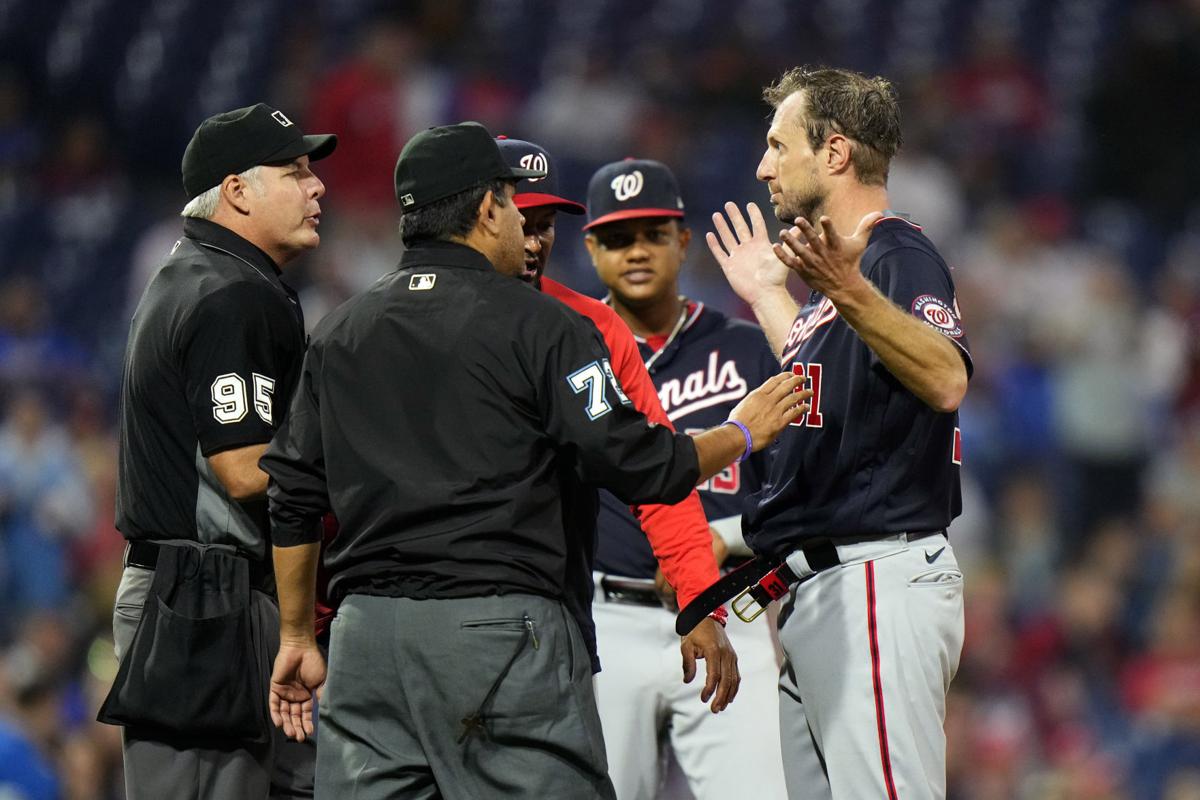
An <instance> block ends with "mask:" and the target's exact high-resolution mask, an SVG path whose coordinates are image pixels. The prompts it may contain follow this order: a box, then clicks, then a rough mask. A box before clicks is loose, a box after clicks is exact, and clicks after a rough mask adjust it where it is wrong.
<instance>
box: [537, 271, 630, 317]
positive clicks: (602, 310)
mask: <svg viewBox="0 0 1200 800" xmlns="http://www.w3.org/2000/svg"><path fill="white" fill-rule="evenodd" d="M542 292H543V293H544V294H545V295H546V296H547V297H552V298H554V299H555V300H557V301H558V302H560V303H562V304H564V305H565V306H567V308H569V309H571V310H572V311H574V312H575V313H577V314H582V315H584V316H585V317H587V318H588V319H590V320H592V321H593V322H594V323H596V326H597V327H598V328H601V329H602V330H603V329H605V328H607V327H608V326H610V325H612V324H614V323H616V322H620V321H621V319H620V317H618V316H617V312H615V311H613V310H612V308H611V307H609V306H608V305H607V304H605V303H602V302H600V301H599V300H597V299H596V298H594V297H588V296H587V295H586V294H582V293H580V292H577V291H575V290H574V289H571V288H570V287H567V286H564V285H563V284H561V283H559V282H558V281H555V280H552V279H550V278H547V277H545V276H543V277H542Z"/></svg>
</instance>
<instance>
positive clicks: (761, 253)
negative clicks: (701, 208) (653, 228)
mask: <svg viewBox="0 0 1200 800" xmlns="http://www.w3.org/2000/svg"><path fill="white" fill-rule="evenodd" d="M725 214H728V215H729V221H728V222H726V220H725V216H724V215H723V214H721V212H719V211H718V212H717V213H715V214H713V215H712V220H713V227H714V228H716V233H712V232H709V233H707V234H705V236H704V240H705V241H706V242H708V249H709V250H711V251H712V254H713V258H715V259H716V260H717V263H718V264H720V265H721V269H722V270H723V271H724V272H725V278H726V280H728V281H729V285H730V286H731V287H733V291H735V292H737V295H738V297H740V298H742V299H743V300H745V301H746V302H747V303H749V304H750V305H751V306H753V305H754V304H755V303H757V302H758V300H759V298H761V297H762V296H763V295H764V294H767V293H770V292H778V291H783V292H786V291H787V277H788V268H787V266H785V265H784V263H783V262H781V261H780V260H779V258H778V257H777V256H776V254H775V252H774V249H773V248H772V245H771V235H770V233H769V232H768V231H767V222H766V220H764V219H763V215H762V212H761V211H759V210H758V205H757V204H755V203H747V204H746V215H747V216H748V217H749V218H750V224H749V225H747V224H746V219H745V218H744V217H743V216H742V212H741V210H740V209H739V208H738V207H737V204H736V203H726V204H725Z"/></svg>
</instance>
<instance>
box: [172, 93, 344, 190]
mask: <svg viewBox="0 0 1200 800" xmlns="http://www.w3.org/2000/svg"><path fill="white" fill-rule="evenodd" d="M336 147H337V137H336V136H334V135H333V134H332V133H323V134H317V135H313V136H305V135H304V134H303V133H301V132H300V128H299V127H297V126H296V124H295V123H294V122H292V121H291V120H290V119H288V117H287V115H286V114H284V113H283V112H282V111H278V110H276V109H274V108H271V107H270V106H269V105H267V104H266V103H257V104H255V105H252V106H246V107H245V108H235V109H234V110H233V111H225V112H223V113H220V114H215V115H213V116H211V117H209V118H208V119H206V120H204V122H201V123H200V127H199V128H196V132H195V133H194V134H192V140H191V141H190V142H188V146H187V149H186V150H184V151H183V188H184V190H185V191H186V192H187V194H188V197H196V196H197V195H200V194H203V193H204V192H206V191H208V190H209V189H211V188H213V187H214V186H219V185H220V184H221V181H223V180H225V178H226V177H227V176H229V175H238V174H241V173H243V172H245V171H246V170H248V169H250V168H251V167H257V166H260V165H263V164H286V163H288V162H289V161H292V160H293V159H296V158H299V157H300V156H308V158H309V160H310V161H318V160H320V159H322V158H324V157H325V156H327V155H329V154H330V153H332V152H333V150H334V148H336Z"/></svg>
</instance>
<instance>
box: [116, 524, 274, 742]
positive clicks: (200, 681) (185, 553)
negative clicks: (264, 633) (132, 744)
mask: <svg viewBox="0 0 1200 800" xmlns="http://www.w3.org/2000/svg"><path fill="white" fill-rule="evenodd" d="M252 630H253V622H252V618H251V606H250V565H249V562H247V561H246V560H245V559H244V558H240V557H238V556H236V555H233V554H232V553H230V552H228V551H224V550H220V549H216V548H213V547H205V546H203V545H202V546H200V547H188V546H182V547H180V546H160V548H159V554H158V561H157V565H156V568H155V572H154V581H153V583H152V585H151V587H150V591H149V592H148V593H147V595H146V602H145V605H144V606H143V608H142V619H141V621H140V622H139V623H138V627H137V631H136V632H135V633H134V636H133V642H132V643H131V644H130V646H129V650H128V652H126V653H125V658H124V659H123V660H122V661H121V666H120V668H119V669H118V670H117V677H116V679H115V680H114V681H113V687H112V690H111V691H110V692H109V694H108V697H107V698H106V699H105V701H104V705H102V706H101V707H100V713H99V715H98V716H97V719H98V720H99V721H100V722H106V723H109V724H110V725H128V726H130V727H132V728H137V729H139V730H141V731H146V732H155V733H158V734H160V735H161V734H177V735H187V736H199V737H210V736H211V737H219V738H221V739H224V740H226V741H228V739H229V738H235V739H238V740H241V741H244V742H265V741H267V737H268V731H269V730H270V728H269V724H270V723H269V720H268V717H267V701H266V690H265V687H264V685H263V679H262V675H263V668H262V665H260V664H259V663H258V662H259V658H258V650H257V648H255V647H254V643H253V639H252Z"/></svg>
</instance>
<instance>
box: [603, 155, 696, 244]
mask: <svg viewBox="0 0 1200 800" xmlns="http://www.w3.org/2000/svg"><path fill="white" fill-rule="evenodd" d="M587 210H588V221H587V224H586V225H584V226H583V229H584V230H585V231H586V230H589V229H591V228H594V227H596V226H597V225H604V224H605V223H608V222H616V221H618V220H622V219H640V218H642V217H683V197H682V196H680V194H679V183H678V182H677V181H676V180H675V175H674V173H672V172H671V170H670V169H669V168H668V167H667V165H666V164H664V163H662V162H661V161H652V160H650V159H648V158H627V159H625V160H624V161H614V162H613V163H612V164H605V165H604V166H603V167H601V168H600V169H599V170H597V171H596V174H595V175H593V176H592V179H591V181H589V182H588V194H587Z"/></svg>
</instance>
